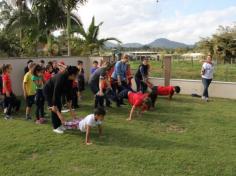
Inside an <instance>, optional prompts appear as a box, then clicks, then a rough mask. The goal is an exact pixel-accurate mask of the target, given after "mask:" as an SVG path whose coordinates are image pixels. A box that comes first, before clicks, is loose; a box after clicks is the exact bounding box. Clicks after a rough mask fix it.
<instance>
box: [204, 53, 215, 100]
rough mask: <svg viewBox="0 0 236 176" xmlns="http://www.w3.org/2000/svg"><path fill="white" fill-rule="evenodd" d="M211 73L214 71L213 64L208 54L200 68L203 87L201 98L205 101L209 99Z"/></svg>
mask: <svg viewBox="0 0 236 176" xmlns="http://www.w3.org/2000/svg"><path fill="white" fill-rule="evenodd" d="M213 73H214V65H213V63H212V57H211V55H208V56H207V60H206V61H205V62H204V63H203V65H202V70H201V75H202V83H203V87H204V89H203V95H202V99H203V100H205V101H208V100H209V95H208V88H209V86H210V84H211V81H212V79H213Z"/></svg>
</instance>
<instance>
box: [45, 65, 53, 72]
mask: <svg viewBox="0 0 236 176" xmlns="http://www.w3.org/2000/svg"><path fill="white" fill-rule="evenodd" d="M52 70H53V68H52V65H51V64H47V65H46V71H47V72H49V73H51V72H52Z"/></svg>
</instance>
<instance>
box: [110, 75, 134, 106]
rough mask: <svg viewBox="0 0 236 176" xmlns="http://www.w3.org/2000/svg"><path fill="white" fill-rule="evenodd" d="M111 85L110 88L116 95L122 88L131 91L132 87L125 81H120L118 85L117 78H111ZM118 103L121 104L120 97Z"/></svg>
mask: <svg viewBox="0 0 236 176" xmlns="http://www.w3.org/2000/svg"><path fill="white" fill-rule="evenodd" d="M111 87H112V90H113V92H114V93H115V95H116V96H118V95H119V93H120V92H122V91H123V90H130V91H132V89H131V88H130V87H129V85H128V84H127V82H126V81H122V82H121V85H118V82H117V80H115V79H112V82H111ZM120 103H121V104H122V103H123V100H122V99H121V100H120Z"/></svg>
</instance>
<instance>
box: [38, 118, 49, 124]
mask: <svg viewBox="0 0 236 176" xmlns="http://www.w3.org/2000/svg"><path fill="white" fill-rule="evenodd" d="M39 121H40V122H41V123H45V122H46V121H47V120H46V119H45V118H43V117H41V118H39Z"/></svg>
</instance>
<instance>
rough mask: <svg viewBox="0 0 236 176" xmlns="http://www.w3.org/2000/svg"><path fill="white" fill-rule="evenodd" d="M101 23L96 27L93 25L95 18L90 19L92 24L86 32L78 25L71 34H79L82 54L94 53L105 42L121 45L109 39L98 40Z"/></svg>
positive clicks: (114, 39) (111, 38)
mask: <svg viewBox="0 0 236 176" xmlns="http://www.w3.org/2000/svg"><path fill="white" fill-rule="evenodd" d="M102 24H103V22H101V23H99V24H98V25H96V24H95V17H93V18H92V22H91V24H90V25H89V28H88V31H87V32H86V31H85V29H84V27H83V25H79V26H78V28H76V29H75V30H74V31H73V32H74V33H79V34H80V35H81V36H82V50H83V53H84V54H88V53H89V54H91V55H92V54H93V53H94V51H98V52H99V50H100V49H102V48H103V47H104V46H105V43H106V42H107V41H111V40H113V41H117V42H118V43H121V42H120V41H119V40H118V39H116V38H113V37H110V38H104V39H98V36H99V31H100V27H101V26H102Z"/></svg>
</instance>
